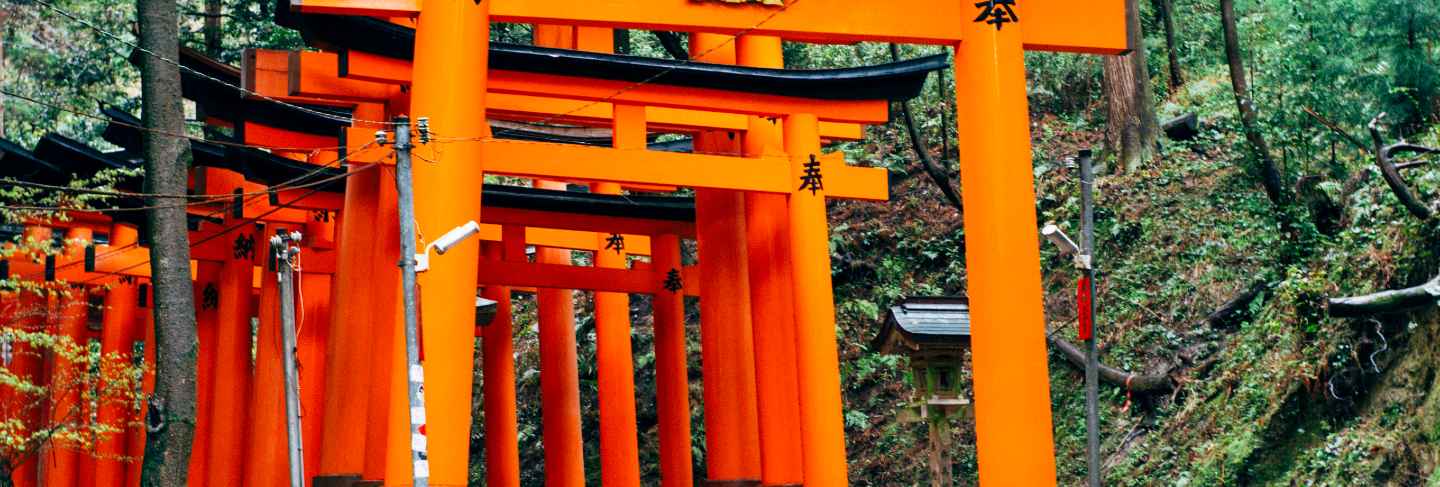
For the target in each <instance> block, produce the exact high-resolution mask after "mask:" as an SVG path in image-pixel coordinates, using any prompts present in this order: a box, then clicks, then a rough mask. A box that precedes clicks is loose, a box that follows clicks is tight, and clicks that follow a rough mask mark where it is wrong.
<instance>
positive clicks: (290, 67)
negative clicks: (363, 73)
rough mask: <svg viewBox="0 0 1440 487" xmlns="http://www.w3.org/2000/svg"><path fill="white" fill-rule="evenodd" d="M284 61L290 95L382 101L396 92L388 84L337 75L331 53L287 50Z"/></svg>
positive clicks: (337, 69) (337, 59) (396, 91)
mask: <svg viewBox="0 0 1440 487" xmlns="http://www.w3.org/2000/svg"><path fill="white" fill-rule="evenodd" d="M286 60H287V66H286V68H287V69H286V74H287V75H288V76H287V80H288V83H287V88H288V91H289V93H288V94H289V95H291V96H304V97H315V98H334V99H340V100H347V101H361V102H377V101H378V102H383V101H386V100H389V99H390V98H392V97H394V96H396V95H398V94H399V92H400V89H399V87H396V86H393V85H391V84H387V83H377V82H374V81H364V80H357V79H351V78H344V77H341V76H340V67H339V66H340V58H339V56H338V55H336V54H335V53H333V52H323V51H289V52H288V54H287V56H286Z"/></svg>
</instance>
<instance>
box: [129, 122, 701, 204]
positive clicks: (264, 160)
mask: <svg viewBox="0 0 1440 487" xmlns="http://www.w3.org/2000/svg"><path fill="white" fill-rule="evenodd" d="M104 112H105V115H106V116H107V117H109V118H110V119H111V120H112V123H111V124H110V125H109V126H108V127H106V129H105V134H104V137H105V140H108V141H110V142H111V143H113V144H115V145H119V146H121V147H126V148H131V149H138V148H139V143H140V131H139V130H138V129H135V128H134V127H133V125H138V124H139V123H140V121H139V120H138V119H136V118H135V117H134V116H132V115H130V114H128V113H125V112H123V111H119V110H114V109H106V110H105V111H104ZM113 122H119V123H113ZM190 150H191V154H192V155H193V158H194V159H193V161H194V162H193V163H194V165H196V166H204V167H217V168H222V169H228V170H231V171H235V172H237V173H240V174H243V175H244V176H245V179H246V180H249V181H253V182H257V183H261V184H266V185H276V184H280V183H284V182H288V181H291V180H294V179H295V178H297V177H300V176H302V175H306V174H310V173H314V174H313V177H311V178H307V180H320V179H324V178H329V177H334V176H338V175H340V174H342V173H343V172H344V171H345V170H344V169H341V168H334V167H331V168H320V167H318V166H315V165H313V164H309V163H305V162H301V161H296V160H293V159H287V158H284V157H280V156H276V155H273V154H270V153H268V152H265V151H261V150H256V149H250V148H245V147H234V146H228V145H221V144H215V143H211V142H205V141H198V140H191V141H190ZM318 188H320V190H321V191H329V192H336V193H343V192H344V191H345V181H344V180H343V179H336V180H334V181H331V182H329V183H326V184H323V185H320V186H318ZM481 195H482V196H481V198H482V204H483V205H485V206H493V207H498V208H515V209H526V210H539V211H553V212H561V213H572V214H579V215H596V216H620V217H632V218H645V219H655V220H671V221H695V202H694V200H693V199H692V198H686V197H664V196H640V195H625V196H620V195H602V194H593V193H581V192H573V191H552V190H541V189H532V188H523V187H516V186H501V185H496V184H487V185H485V189H484V191H482V192H481Z"/></svg>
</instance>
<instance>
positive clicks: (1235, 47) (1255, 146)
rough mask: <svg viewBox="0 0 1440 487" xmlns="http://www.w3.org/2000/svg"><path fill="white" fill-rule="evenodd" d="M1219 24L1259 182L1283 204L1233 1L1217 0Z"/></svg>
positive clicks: (1277, 169)
mask: <svg viewBox="0 0 1440 487" xmlns="http://www.w3.org/2000/svg"><path fill="white" fill-rule="evenodd" d="M1220 25H1221V27H1222V28H1223V29H1224V30H1225V60H1226V62H1228V63H1229V64H1230V83H1231V85H1232V86H1233V87H1234V90H1235V106H1236V107H1238V108H1239V110H1240V123H1241V124H1242V125H1244V131H1245V139H1246V140H1247V141H1249V142H1250V149H1251V150H1252V151H1253V152H1254V153H1255V159H1256V160H1257V161H1258V162H1259V164H1260V167H1259V170H1260V182H1261V184H1263V185H1264V186H1265V195H1266V196H1268V197H1269V198H1270V201H1271V202H1272V203H1275V204H1276V205H1283V204H1285V203H1286V202H1288V201H1289V199H1290V198H1289V194H1288V192H1287V191H1286V190H1285V184H1284V183H1282V182H1281V181H1282V179H1283V178H1282V176H1281V175H1280V174H1281V172H1282V171H1281V168H1280V167H1279V166H1278V165H1276V163H1275V159H1274V158H1272V157H1270V145H1269V144H1266V143H1265V136H1264V135H1263V134H1261V133H1260V126H1259V121H1258V119H1259V117H1258V116H1257V115H1256V113H1255V101H1254V100H1252V99H1251V98H1250V83H1249V82H1248V81H1246V79H1245V62H1244V61H1243V60H1242V59H1241V58H1240V35H1239V33H1237V32H1236V28H1235V0H1220Z"/></svg>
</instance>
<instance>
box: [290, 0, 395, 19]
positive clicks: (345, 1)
mask: <svg viewBox="0 0 1440 487" xmlns="http://www.w3.org/2000/svg"><path fill="white" fill-rule="evenodd" d="M290 8H292V9H294V10H296V11H299V12H305V13H311V14H341V15H370V16H376V17H408V16H413V15H416V14H418V13H420V0H363V1H357V0H290Z"/></svg>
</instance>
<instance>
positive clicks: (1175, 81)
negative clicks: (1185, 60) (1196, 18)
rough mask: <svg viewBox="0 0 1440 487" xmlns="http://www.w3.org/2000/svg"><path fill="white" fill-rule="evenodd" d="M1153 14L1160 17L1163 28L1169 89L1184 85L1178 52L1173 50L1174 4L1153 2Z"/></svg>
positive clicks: (1165, 0) (1160, 1) (1167, 1)
mask: <svg viewBox="0 0 1440 487" xmlns="http://www.w3.org/2000/svg"><path fill="white" fill-rule="evenodd" d="M1153 2H1154V4H1155V12H1156V13H1157V14H1159V16H1160V25H1162V26H1164V28H1165V57H1166V58H1167V60H1168V61H1169V64H1170V89H1171V90H1174V89H1175V88H1179V87H1180V85H1183V84H1185V74H1184V73H1183V72H1182V71H1181V69H1180V52H1179V50H1178V49H1176V48H1175V4H1174V2H1173V1H1172V0H1153Z"/></svg>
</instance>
